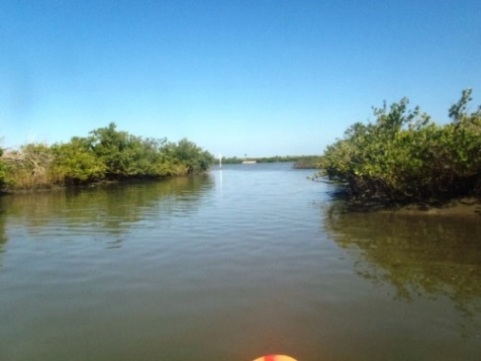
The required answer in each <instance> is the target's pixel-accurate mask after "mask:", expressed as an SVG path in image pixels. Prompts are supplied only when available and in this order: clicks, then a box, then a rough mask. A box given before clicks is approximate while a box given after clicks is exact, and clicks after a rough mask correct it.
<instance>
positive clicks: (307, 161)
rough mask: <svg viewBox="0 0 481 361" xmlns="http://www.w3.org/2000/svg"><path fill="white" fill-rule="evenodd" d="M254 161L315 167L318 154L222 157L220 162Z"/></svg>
mask: <svg viewBox="0 0 481 361" xmlns="http://www.w3.org/2000/svg"><path fill="white" fill-rule="evenodd" d="M245 160H249V161H255V162H257V163H277V162H296V163H298V164H299V168H303V167H307V168H317V164H318V163H319V156H318V155H300V156H293V155H287V156H279V155H276V156H274V157H257V158H256V157H254V158H252V157H249V158H238V157H230V158H226V157H222V164H241V163H242V162H243V161H245Z"/></svg>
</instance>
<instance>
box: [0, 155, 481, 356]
mask: <svg viewBox="0 0 481 361" xmlns="http://www.w3.org/2000/svg"><path fill="white" fill-rule="evenodd" d="M291 166H292V164H268V165H260V164H259V165H235V166H234V165H233V166H224V168H223V169H222V170H219V169H217V168H215V169H213V170H212V171H211V172H210V173H209V174H208V175H206V176H199V177H191V178H180V179H173V180H168V181H165V182H157V183H136V184H135V183H134V184H128V185H127V184H125V185H117V186H109V187H94V188H91V189H85V190H82V191H76V192H72V191H71V192H63V191H54V192H45V193H35V194H24V195H16V196H12V197H11V196H8V197H4V198H3V199H1V200H0V212H1V213H0V360H2V361H3V360H4V361H23V360H40V361H42V360H45V361H47V360H48V361H57V360H58V361H60V360H62V361H65V360H72V361H75V360H82V361H86V360H92V361H94V360H95V361H104V360H105V361H107V360H109V361H110V360H136V361H144V360H146V361H147V360H167V361H168V360H171V361H181V360H199V361H200V360H240V361H249V360H252V359H254V358H255V357H258V356H260V355H262V354H268V353H286V354H290V355H292V356H294V357H296V358H297V359H299V360H300V361H314V360H335V361H341V360H384V359H389V360H436V361H438V360H479V355H480V354H481V353H480V352H481V351H480V350H481V241H480V239H481V237H480V235H481V225H480V224H481V222H480V219H481V217H480V216H476V215H472V216H451V217H448V218H446V217H445V218H443V217H439V216H412V215H411V216H409V215H404V216H402V215H393V214H382V213H377V214H368V213H356V214H350V213H345V212H342V211H338V210H337V209H338V208H337V205H336V202H335V201H334V200H333V199H332V197H331V191H332V188H331V187H330V186H329V185H327V184H324V183H316V182H312V181H309V180H307V179H306V177H307V176H309V175H312V171H309V170H293V169H292V168H291Z"/></svg>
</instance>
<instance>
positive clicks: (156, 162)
mask: <svg viewBox="0 0 481 361" xmlns="http://www.w3.org/2000/svg"><path fill="white" fill-rule="evenodd" d="M213 160H214V157H213V156H212V155H211V154H210V153H209V152H207V151H205V150H203V149H202V148H200V147H198V146H197V145H195V144H194V143H193V142H191V141H189V140H187V139H182V140H181V141H179V142H177V143H172V142H169V141H167V140H166V139H165V138H164V139H151V138H142V137H138V136H134V135H132V134H129V133H128V132H125V131H118V130H117V127H116V125H115V124H114V123H111V124H109V125H108V126H107V127H105V128H99V129H96V130H93V131H91V132H90V133H89V135H88V136H87V137H73V138H72V139H71V140H70V141H69V142H68V143H56V144H53V145H52V146H48V145H45V144H27V145H24V146H22V147H21V148H20V149H19V150H14V151H8V150H5V149H0V190H2V191H9V190H11V191H15V190H20V189H32V188H45V187H51V186H58V185H60V186H64V185H82V184H89V183H93V182H98V181H103V180H106V181H112V180H125V179H133V178H162V177H169V176H177V175H187V174H191V173H198V172H204V171H206V170H208V168H209V166H210V165H211V164H212V162H213Z"/></svg>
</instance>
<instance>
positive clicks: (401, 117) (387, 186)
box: [319, 89, 481, 202]
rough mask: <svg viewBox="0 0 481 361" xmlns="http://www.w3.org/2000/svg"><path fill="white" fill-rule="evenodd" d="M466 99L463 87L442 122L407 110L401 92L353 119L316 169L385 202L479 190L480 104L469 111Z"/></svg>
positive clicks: (474, 193)
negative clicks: (363, 119)
mask: <svg viewBox="0 0 481 361" xmlns="http://www.w3.org/2000/svg"><path fill="white" fill-rule="evenodd" d="M471 100H472V99H471V90H470V89H468V90H465V91H463V93H462V96H461V99H460V100H459V101H458V102H457V103H456V104H454V105H453V106H452V107H451V108H450V110H449V115H450V117H451V120H452V121H451V122H450V123H448V124H445V125H439V124H436V123H435V122H433V121H432V120H431V118H430V117H429V116H428V115H427V114H425V113H421V111H420V109H419V107H416V108H415V109H414V110H408V108H407V106H408V103H409V102H408V99H406V98H403V99H401V100H400V101H399V102H397V103H394V104H392V105H391V106H390V108H389V109H388V108H387V107H386V104H384V106H383V107H382V108H379V109H378V108H374V115H375V117H376V120H375V121H374V122H369V123H367V124H363V123H355V124H354V125H352V126H351V127H350V128H349V129H348V130H347V131H346V132H345V134H344V137H343V138H342V139H339V140H337V141H336V142H335V143H334V144H332V145H330V146H328V147H327V148H326V151H325V152H324V154H323V156H322V158H321V162H320V168H321V172H320V174H319V175H325V176H327V177H328V178H329V179H331V180H333V181H335V182H337V183H338V184H339V185H341V186H342V187H344V188H345V189H347V190H348V191H349V193H350V194H351V195H352V196H354V197H363V198H376V199H379V200H382V201H386V202H416V201H439V200H446V199H450V198H454V197H462V196H481V107H480V108H479V109H478V110H477V111H475V112H473V113H469V112H468V110H467V109H468V104H469V102H470V101H471Z"/></svg>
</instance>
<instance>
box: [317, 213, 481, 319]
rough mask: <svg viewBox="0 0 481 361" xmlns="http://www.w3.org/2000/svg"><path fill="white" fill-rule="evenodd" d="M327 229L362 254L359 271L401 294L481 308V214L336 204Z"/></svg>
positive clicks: (464, 308) (340, 242) (466, 309)
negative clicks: (351, 207)
mask: <svg viewBox="0 0 481 361" xmlns="http://www.w3.org/2000/svg"><path fill="white" fill-rule="evenodd" d="M326 213H327V216H326V218H325V219H326V220H325V223H326V229H327V230H328V231H329V232H330V233H331V234H332V235H333V236H334V239H335V241H336V242H337V244H338V245H339V246H340V247H342V248H344V249H346V250H348V252H350V253H352V254H353V255H355V257H356V258H357V260H356V264H355V268H356V272H357V273H358V274H359V275H360V276H362V277H364V278H366V279H369V280H371V281H372V282H375V283H378V284H385V283H388V284H391V285H392V286H394V288H395V290H396V293H395V297H396V298H399V299H404V300H408V301H409V300H413V299H414V298H416V297H437V296H447V297H449V298H450V299H451V300H452V301H453V302H454V303H455V305H456V307H457V308H459V309H460V310H462V312H463V313H465V315H467V316H469V315H473V313H481V304H480V302H479V300H480V299H481V242H480V239H481V237H480V235H481V222H480V220H481V217H479V216H476V215H471V216H466V215H464V216H461V215H457V216H454V215H450V216H440V215H437V216H433V215H422V214H416V215H414V214H398V213H386V212H384V213H383V212H371V213H369V212H368V213H362V212H349V211H346V210H345V209H343V208H342V206H339V205H334V206H332V207H331V208H329V210H328V211H327V212H326Z"/></svg>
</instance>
